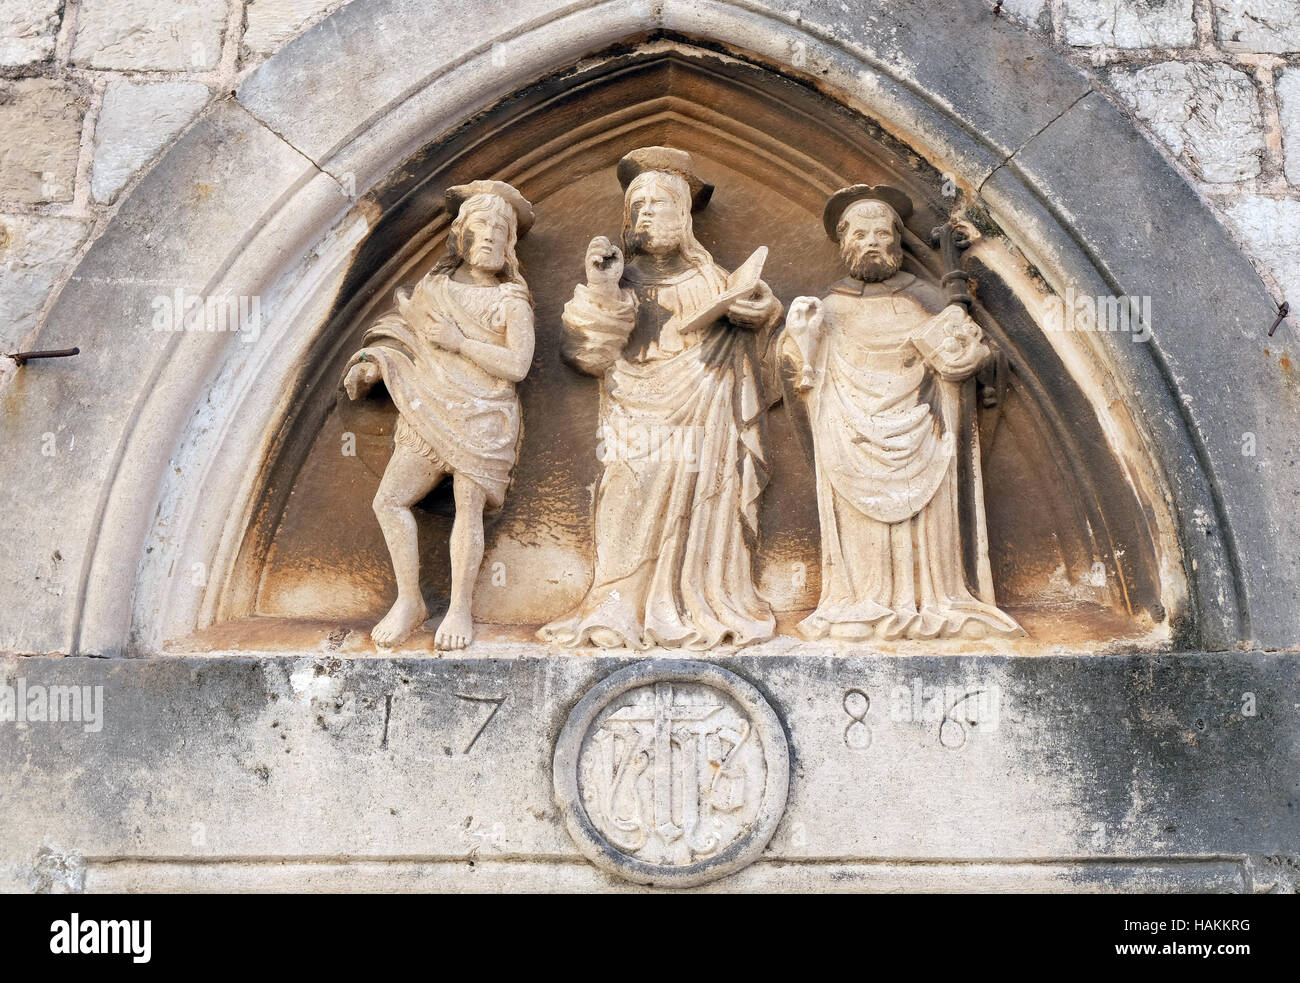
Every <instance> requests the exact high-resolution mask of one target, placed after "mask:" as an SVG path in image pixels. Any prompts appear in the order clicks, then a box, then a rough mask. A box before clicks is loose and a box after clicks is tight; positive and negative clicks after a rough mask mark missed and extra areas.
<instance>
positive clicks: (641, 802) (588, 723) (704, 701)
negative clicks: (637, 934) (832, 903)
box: [554, 659, 790, 887]
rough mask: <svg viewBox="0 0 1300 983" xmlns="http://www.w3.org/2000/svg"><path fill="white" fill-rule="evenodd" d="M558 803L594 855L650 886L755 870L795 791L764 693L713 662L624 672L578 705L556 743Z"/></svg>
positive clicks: (780, 732)
mask: <svg viewBox="0 0 1300 983" xmlns="http://www.w3.org/2000/svg"><path fill="white" fill-rule="evenodd" d="M554 777H555V796H556V801H557V802H558V803H559V804H560V808H561V809H562V810H563V811H564V816H565V820H566V821H567V823H568V827H569V833H570V834H571V835H572V836H573V839H574V841H575V842H576V843H577V844H578V848H579V849H580V850H581V851H582V853H583V854H584V855H585V856H586V857H587V858H588V859H589V860H591V861H592V863H594V864H596V866H598V867H601V868H603V869H605V870H607V871H610V872H611V873H615V874H618V875H619V876H620V877H625V878H627V879H629V880H633V881H636V882H638V883H642V884H653V885H658V886H665V887H690V886H692V885H695V884H703V883H705V882H706V881H711V880H714V879H715V878H718V877H722V876H724V875H726V874H730V873H732V872H734V871H737V870H740V869H741V868H742V867H745V866H747V865H748V864H750V863H751V862H753V861H754V860H755V859H756V858H757V857H758V856H759V854H761V853H762V852H763V848H764V847H765V846H767V842H768V840H770V839H771V838H772V833H773V832H774V831H775V830H776V824H777V823H778V822H779V821H780V819H781V815H782V813H783V812H784V811H785V799H786V793H787V791H788V790H789V785H790V754H789V749H788V747H787V745H786V739H785V731H784V729H783V728H782V727H781V722H780V720H779V719H778V718H777V716H776V713H775V712H774V711H773V710H772V708H771V706H769V705H768V702H767V701H766V700H765V699H763V696H762V694H761V693H759V692H758V690H756V689H755V688H754V687H753V686H751V685H750V684H749V683H747V682H745V681H744V680H743V679H741V678H740V677H739V676H737V675H735V674H734V673H731V672H728V671H727V670H725V669H722V668H720V667H719V666H715V665H711V664H709V663H705V662H687V661H678V660H670V659H664V660H659V659H656V660H651V661H647V662H639V663H637V664H636V665H633V666H629V667H628V668H626V669H621V670H619V671H618V672H615V673H614V674H613V675H611V676H608V677H607V678H605V679H603V680H602V681H601V682H599V683H597V684H596V685H595V686H594V687H592V689H591V690H589V691H588V692H587V694H586V695H585V696H584V697H583V698H582V699H581V700H579V701H578V705H577V706H576V707H574V709H573V712H572V713H571V714H570V715H569V719H568V721H567V722H566V723H565V725H564V729H563V730H562V731H561V732H560V737H559V740H558V741H557V742H556V745H555V761H554Z"/></svg>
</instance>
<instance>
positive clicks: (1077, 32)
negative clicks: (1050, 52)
mask: <svg viewBox="0 0 1300 983" xmlns="http://www.w3.org/2000/svg"><path fill="white" fill-rule="evenodd" d="M1062 12H1063V18H1062V26H1063V27H1064V30H1065V40H1066V43H1067V44H1073V45H1076V46H1078V47H1084V48H1095V47H1102V46H1104V47H1108V48H1177V47H1183V46H1185V45H1190V44H1192V43H1193V42H1194V41H1195V40H1196V22H1195V20H1193V17H1192V0H1147V2H1135V0H1063V2H1062Z"/></svg>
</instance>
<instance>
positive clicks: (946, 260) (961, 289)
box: [930, 221, 975, 313]
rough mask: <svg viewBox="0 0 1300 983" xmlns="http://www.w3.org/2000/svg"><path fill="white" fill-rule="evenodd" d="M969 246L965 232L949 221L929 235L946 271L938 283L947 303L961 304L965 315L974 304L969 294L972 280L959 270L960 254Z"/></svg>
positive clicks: (968, 238) (968, 237) (969, 238)
mask: <svg viewBox="0 0 1300 983" xmlns="http://www.w3.org/2000/svg"><path fill="white" fill-rule="evenodd" d="M970 244H971V237H970V236H969V235H968V234H967V232H966V230H965V229H963V228H961V227H960V226H959V225H957V224H956V223H954V222H951V221H949V222H944V223H943V225H941V226H939V227H938V228H937V229H935V230H934V231H933V232H931V233H930V245H931V246H933V247H934V248H936V249H938V250H939V255H940V256H941V257H942V258H943V265H944V268H945V269H946V270H947V272H946V273H944V275H943V279H942V280H941V281H940V282H941V283H942V284H943V286H944V289H945V290H946V291H947V292H948V302H949V303H950V304H961V306H962V307H964V308H966V311H967V313H969V312H970V309H971V305H972V304H974V303H975V298H974V297H972V296H971V295H970V293H969V290H970V281H971V280H972V279H974V278H973V277H971V276H970V275H969V274H968V273H967V272H966V271H965V270H963V269H962V268H961V254H962V250H964V249H967V248H968V247H969V246H970Z"/></svg>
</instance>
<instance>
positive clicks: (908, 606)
mask: <svg viewBox="0 0 1300 983" xmlns="http://www.w3.org/2000/svg"><path fill="white" fill-rule="evenodd" d="M911 210H912V203H911V201H910V200H909V199H908V197H907V196H906V195H905V194H904V193H903V192H901V191H899V190H898V189H896V188H889V187H879V188H873V187H869V186H866V185H855V186H853V187H851V188H845V189H843V190H841V191H839V192H837V193H836V194H835V195H834V196H833V197H832V198H831V199H830V202H829V203H828V204H827V206H826V212H825V216H824V219H825V225H826V230H827V233H828V234H829V235H830V236H831V238H832V239H834V240H835V241H837V242H838V243H839V246H840V254H841V258H842V259H843V261H844V264H845V266H846V267H847V268H848V272H849V276H848V277H847V278H845V279H843V280H840V281H839V282H838V283H836V284H835V285H834V286H833V287H832V288H831V291H830V293H829V294H828V295H827V296H826V297H824V298H822V299H817V298H815V297H799V298H797V299H795V300H794V301H793V302H792V303H791V305H790V313H789V316H788V318H787V322H786V328H787V330H786V337H785V341H784V343H783V351H784V353H785V355H786V356H787V357H788V358H790V359H791V360H792V361H794V363H795V365H796V366H797V368H798V372H799V383H798V388H799V389H801V390H803V392H804V395H805V398H806V399H807V402H808V415H809V419H810V423H811V426H812V434H813V447H814V454H815V458H816V471H817V509H818V515H819V517H820V520H821V531H822V547H821V548H822V592H821V598H820V600H819V602H818V605H817V609H816V610H815V611H814V612H813V613H812V614H811V615H810V616H809V617H807V618H805V619H804V620H803V621H802V622H801V623H800V626H799V627H800V631H801V632H802V633H803V634H804V635H805V636H806V637H809V638H822V637H825V636H828V635H829V636H836V637H843V638H859V639H860V638H869V637H872V636H873V635H875V636H876V637H878V638H883V639H896V638H936V637H941V636H951V635H958V634H965V635H972V636H982V635H985V634H989V633H1002V634H1008V635H1017V634H1022V630H1021V628H1020V626H1019V625H1018V624H1016V622H1015V621H1014V620H1012V619H1011V618H1010V617H1008V616H1007V615H1006V614H1004V613H1003V612H1002V611H1000V610H999V609H998V608H997V607H996V605H995V603H994V599H993V586H992V578H991V576H989V574H988V551H987V545H986V542H985V531H984V530H985V519H984V500H983V492H982V488H981V487H980V482H979V476H978V474H975V475H974V476H973V478H968V481H969V482H970V486H971V487H970V488H969V491H968V500H969V501H970V503H971V505H970V509H969V521H968V523H967V524H966V528H964V529H963V517H962V514H961V512H960V511H959V509H958V501H959V487H958V486H959V477H958V466H957V465H958V446H959V439H960V438H959V434H962V433H963V421H962V419H961V413H960V386H961V384H962V382H963V380H967V379H969V378H970V377H971V376H972V375H973V374H974V372H975V370H976V369H978V368H979V366H980V364H981V363H982V362H983V361H984V360H985V359H986V358H988V355H989V349H988V348H987V346H986V345H985V344H984V343H983V334H982V332H981V330H980V327H979V325H977V324H976V323H975V322H974V321H973V320H971V318H970V317H969V316H968V315H967V314H966V313H965V311H963V310H962V308H961V307H960V306H957V305H955V304H949V303H947V301H946V299H945V297H944V294H943V292H942V291H941V290H940V289H938V288H937V287H935V286H933V285H931V284H929V283H926V282H924V281H922V280H920V279H918V278H917V277H916V276H914V275H913V274H911V273H908V272H905V271H904V270H903V269H902V263H903V228H904V227H903V222H904V220H905V219H906V218H907V216H908V215H910V213H911ZM966 425H967V426H969V421H967V423H966ZM973 439H974V438H973V437H972V440H973ZM975 457H976V460H978V454H976V455H975ZM965 549H970V550H971V551H972V552H973V559H974V566H975V567H976V569H977V570H978V574H977V576H976V580H977V585H976V587H975V590H974V592H972V590H971V588H969V587H968V586H967V582H966V581H967V578H966V570H965V552H964V550H965Z"/></svg>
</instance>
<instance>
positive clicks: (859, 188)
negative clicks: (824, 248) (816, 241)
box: [822, 184, 912, 242]
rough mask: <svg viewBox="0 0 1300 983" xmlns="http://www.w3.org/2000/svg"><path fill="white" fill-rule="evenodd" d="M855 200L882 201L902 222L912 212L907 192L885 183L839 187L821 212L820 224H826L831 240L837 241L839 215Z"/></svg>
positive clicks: (910, 200)
mask: <svg viewBox="0 0 1300 983" xmlns="http://www.w3.org/2000/svg"><path fill="white" fill-rule="evenodd" d="M856 201H883V202H884V203H885V204H886V205H888V206H889V207H890V208H892V209H893V210H894V211H895V212H897V213H898V218H899V220H900V221H902V222H906V221H907V219H908V217H909V216H910V215H911V214H912V199H911V198H909V197H908V196H907V192H906V191H902V190H900V189H898V188H891V187H890V186H889V185H887V184H875V185H873V184H853V185H850V186H849V187H847V188H840V190H839V191H837V192H835V194H833V195H831V197H830V201H828V202H826V210H825V211H824V212H822V224H823V225H824V226H826V234H827V235H828V236H830V237H831V241H832V242H839V234H838V232H837V231H836V229H837V228H838V226H839V224H840V217H841V216H842V215H843V214H844V210H845V209H846V208H848V207H849V206H850V205H852V204H853V203H854V202H856Z"/></svg>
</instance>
